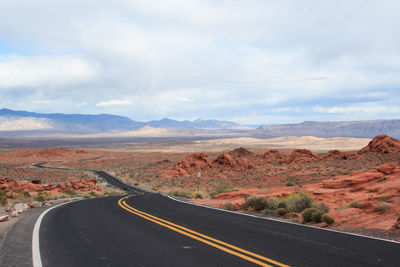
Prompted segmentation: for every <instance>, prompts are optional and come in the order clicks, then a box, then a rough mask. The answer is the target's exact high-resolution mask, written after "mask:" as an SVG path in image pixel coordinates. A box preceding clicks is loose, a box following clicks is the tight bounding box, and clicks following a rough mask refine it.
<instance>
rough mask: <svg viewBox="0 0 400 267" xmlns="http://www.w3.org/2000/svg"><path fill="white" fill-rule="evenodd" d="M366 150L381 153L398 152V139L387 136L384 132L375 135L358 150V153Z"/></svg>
mask: <svg viewBox="0 0 400 267" xmlns="http://www.w3.org/2000/svg"><path fill="white" fill-rule="evenodd" d="M366 152H376V153H381V154H384V153H392V152H400V141H399V140H397V139H396V138H393V137H390V136H387V135H386V134H381V135H377V136H375V137H374V139H372V140H371V141H370V142H369V143H368V145H367V146H366V147H364V148H362V149H361V150H360V151H358V153H359V154H362V153H366Z"/></svg>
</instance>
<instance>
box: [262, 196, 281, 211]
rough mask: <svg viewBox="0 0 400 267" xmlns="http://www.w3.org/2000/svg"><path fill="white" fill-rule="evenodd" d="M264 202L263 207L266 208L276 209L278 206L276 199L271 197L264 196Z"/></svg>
mask: <svg viewBox="0 0 400 267" xmlns="http://www.w3.org/2000/svg"><path fill="white" fill-rule="evenodd" d="M264 202H265V209H266V210H271V211H272V210H276V209H277V208H278V204H279V203H278V199H277V198H274V197H271V198H266V199H265V200H264Z"/></svg>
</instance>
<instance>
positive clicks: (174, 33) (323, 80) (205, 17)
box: [0, 0, 400, 124]
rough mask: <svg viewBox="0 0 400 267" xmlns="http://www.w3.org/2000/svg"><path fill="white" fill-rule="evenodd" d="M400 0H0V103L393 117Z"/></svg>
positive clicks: (286, 119)
mask: <svg viewBox="0 0 400 267" xmlns="http://www.w3.org/2000/svg"><path fill="white" fill-rule="evenodd" d="M399 10H400V2H399V1H398V0H393V1H385V0H381V1H376V0H374V1H368V0H359V1H356V0H354V1H352V0H350V1H349V0H347V1H340V0H336V1H328V0H325V1H307V0H303V1H298V0H293V1H286V0H276V1H268V0H260V1H257V0H247V1H245V0H238V1H235V0H226V1H224V0H219V1H217V0H215V1H207V0H198V1H190V0H182V1H175V0H173V1H171V0H169V1H165V0H157V1H150V0H143V1H135V0H125V1H124V0H118V1H116V0H113V1H109V0H107V1H103V0H96V1H92V0H85V1H75V0H57V1H54V0H1V1H0V107H6V108H11V109H18V110H29V111H36V112H46V113H51V112H63V113H111V114H119V115H125V116H128V117H130V118H132V119H134V120H139V121H143V120H152V119H161V118H164V117H170V118H174V119H196V118H203V119H207V118H215V119H225V120H232V121H236V122H239V123H242V124H272V123H292V122H301V121H304V120H316V121H332V120H335V121H337V120H358V119H378V118H381V119H385V118H386V119H389V118H397V119H400V104H399V103H400V16H399Z"/></svg>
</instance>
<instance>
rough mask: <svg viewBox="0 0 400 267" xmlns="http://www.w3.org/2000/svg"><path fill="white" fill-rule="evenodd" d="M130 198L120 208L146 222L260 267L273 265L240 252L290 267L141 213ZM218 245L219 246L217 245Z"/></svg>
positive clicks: (122, 199)
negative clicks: (133, 205)
mask: <svg viewBox="0 0 400 267" xmlns="http://www.w3.org/2000/svg"><path fill="white" fill-rule="evenodd" d="M129 197H130V196H126V197H123V198H121V199H120V200H119V201H118V204H119V206H121V207H122V208H123V209H125V210H127V211H129V212H131V213H133V214H135V215H138V216H140V217H142V218H144V219H146V220H149V221H152V222H154V223H157V224H159V225H162V226H164V227H166V228H169V229H171V230H173V231H176V232H179V233H181V234H183V235H186V236H189V237H191V238H193V239H196V240H199V241H201V242H203V243H206V244H208V245H210V246H213V247H216V248H218V249H220V250H223V251H225V252H228V253H230V254H233V255H235V256H238V257H241V258H243V259H246V260H248V261H250V262H253V263H255V264H258V265H260V266H271V265H268V264H266V263H264V262H261V261H259V260H256V259H253V258H250V257H248V256H246V255H243V254H241V253H239V252H242V253H244V254H247V255H250V256H252V257H255V258H258V259H261V260H264V261H266V262H270V263H272V264H275V265H278V266H281V267H289V266H288V265H285V264H282V263H280V262H277V261H274V260H272V259H269V258H266V257H264V256H261V255H259V254H256V253H253V252H250V251H247V250H244V249H242V248H239V247H236V246H234V245H231V244H228V243H226V242H223V241H220V240H218V239H215V238H212V237H209V236H207V235H203V234H201V233H199V232H196V231H193V230H191V229H188V228H186V227H183V226H180V225H177V224H174V223H172V222H169V221H167V220H164V219H161V218H158V217H156V216H153V215H151V214H148V213H145V212H142V211H140V210H137V209H135V208H133V207H131V206H129V205H128V204H127V203H126V202H125V199H127V198H129ZM207 239H208V240H207ZM211 241H212V242H211ZM216 243H217V244H216ZM218 244H220V245H223V246H225V247H223V246H220V245H218ZM226 247H228V248H226ZM229 248H231V249H234V250H237V251H239V252H236V251H233V250H231V249H229Z"/></svg>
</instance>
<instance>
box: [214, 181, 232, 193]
mask: <svg viewBox="0 0 400 267" xmlns="http://www.w3.org/2000/svg"><path fill="white" fill-rule="evenodd" d="M234 190H235V188H234V186H233V185H232V184H231V182H230V181H220V182H219V183H217V184H216V185H215V186H214V188H213V189H212V190H211V191H210V196H215V195H218V194H221V193H226V192H231V191H234Z"/></svg>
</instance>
